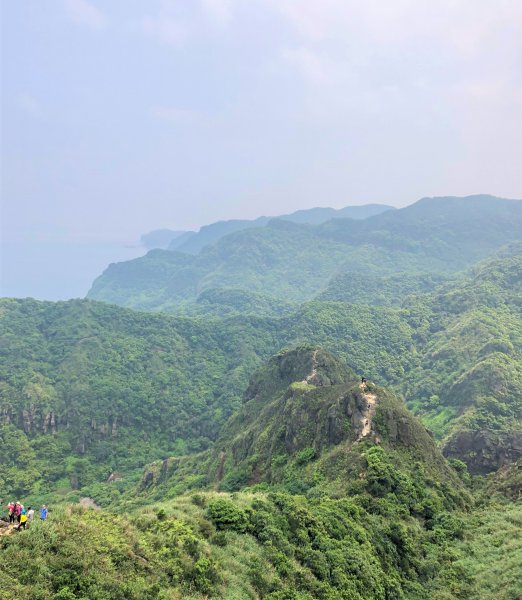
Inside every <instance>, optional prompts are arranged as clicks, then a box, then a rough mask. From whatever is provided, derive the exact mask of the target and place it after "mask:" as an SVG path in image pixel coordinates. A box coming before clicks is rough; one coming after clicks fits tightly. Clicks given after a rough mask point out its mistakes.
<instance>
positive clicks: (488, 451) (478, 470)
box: [443, 430, 522, 475]
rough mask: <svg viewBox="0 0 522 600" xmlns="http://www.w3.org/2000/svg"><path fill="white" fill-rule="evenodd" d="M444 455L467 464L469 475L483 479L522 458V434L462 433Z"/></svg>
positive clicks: (450, 441) (518, 432)
mask: <svg viewBox="0 0 522 600" xmlns="http://www.w3.org/2000/svg"><path fill="white" fill-rule="evenodd" d="M443 454H444V455H445V456H446V457H448V458H458V459H460V460H462V461H464V462H465V463H466V464H467V465H468V469H469V471H470V473H474V474H478V475H484V474H486V473H491V472H492V471H496V470H497V469H498V468H500V467H502V466H504V465H506V464H509V463H513V462H516V461H517V460H519V459H520V458H522V432H520V431H514V432H509V433H506V432H496V431H491V430H489V431H488V430H481V431H468V430H464V431H459V432H458V433H456V434H455V435H454V436H453V437H451V438H450V439H449V440H448V442H447V443H446V445H445V447H444V449H443Z"/></svg>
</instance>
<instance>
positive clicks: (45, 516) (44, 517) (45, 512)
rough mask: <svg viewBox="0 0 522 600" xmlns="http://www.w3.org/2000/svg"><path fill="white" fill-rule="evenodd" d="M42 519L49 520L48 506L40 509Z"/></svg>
mask: <svg viewBox="0 0 522 600" xmlns="http://www.w3.org/2000/svg"><path fill="white" fill-rule="evenodd" d="M40 519H41V520H42V521H45V519H47V506H45V504H44V505H43V506H42V508H41V509H40Z"/></svg>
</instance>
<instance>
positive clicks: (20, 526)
mask: <svg viewBox="0 0 522 600" xmlns="http://www.w3.org/2000/svg"><path fill="white" fill-rule="evenodd" d="M26 525H27V511H26V510H25V508H24V507H23V506H22V512H21V513H20V521H19V523H18V527H17V529H18V531H20V529H25V526H26Z"/></svg>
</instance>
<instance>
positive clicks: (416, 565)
mask: <svg viewBox="0 0 522 600" xmlns="http://www.w3.org/2000/svg"><path fill="white" fill-rule="evenodd" d="M303 377H305V378H306V377H308V378H309V381H308V382H306V383H303V381H302V378H303ZM343 382H344V383H343ZM296 384H298V385H296ZM285 388H286V391H285ZM365 393H372V394H375V395H376V396H377V398H378V409H377V412H376V414H375V417H374V426H373V427H372V434H371V435H370V436H369V437H368V438H367V439H366V438H365V439H364V440H360V441H357V442H356V441H355V440H354V434H355V433H356V429H357V422H358V419H359V417H360V412H359V413H357V414H356V412H357V410H356V409H357V406H358V410H359V411H360V410H364V405H361V400H362V399H363V398H362V397H361V394H363V391H361V390H359V386H358V384H357V383H354V381H353V373H351V372H350V371H349V370H348V369H346V367H344V366H343V365H342V363H339V362H338V361H336V360H335V359H334V358H333V357H332V356H330V355H329V354H328V353H326V352H324V351H322V350H320V349H313V348H305V347H304V348H298V349H296V350H294V351H290V352H285V353H280V354H279V355H277V356H275V357H274V358H273V359H271V361H269V363H268V364H267V365H266V367H264V368H263V369H261V370H259V371H258V372H257V373H256V374H255V376H254V377H253V378H252V380H251V382H250V385H249V387H248V390H247V392H246V394H245V404H244V407H243V409H242V412H243V418H235V419H233V420H232V421H231V422H230V425H229V426H228V428H227V429H226V430H225V431H224V433H223V436H222V438H221V439H220V442H219V445H218V446H216V448H220V449H221V452H225V453H228V452H230V453H231V454H232V455H233V456H234V459H235V460H236V463H237V464H236V465H235V467H236V468H237V466H238V465H239V467H240V468H244V466H245V464H248V465H249V467H250V468H251V472H252V470H256V466H259V458H260V456H261V455H262V454H263V452H265V453H266V456H265V457H264V458H266V459H268V460H269V462H270V464H271V466H272V471H273V472H272V474H270V475H269V476H268V473H267V472H265V474H264V476H263V475H262V473H261V471H258V478H257V479H258V481H257V483H255V485H254V486H253V487H250V488H245V484H246V483H247V482H243V483H239V482H237V481H236V484H235V485H236V489H238V490H240V491H236V492H234V493H232V494H230V493H223V492H219V493H216V492H215V491H208V490H206V489H205V488H206V487H208V484H209V483H212V482H209V481H207V482H206V483H205V482H203V481H200V482H199V485H198V486H197V487H199V488H203V489H198V490H196V491H193V492H192V493H189V494H185V495H181V496H180V495H179V494H178V493H176V492H175V486H174V488H171V486H172V484H173V482H174V481H175V480H176V473H175V472H174V473H173V474H170V475H169V474H168V473H167V474H164V475H163V481H159V482H157V483H155V484H154V485H155V490H154V491H155V495H156V496H158V497H159V498H160V499H162V501H161V502H159V503H158V502H155V503H153V502H151V496H150V490H148V494H149V496H148V497H147V496H143V495H142V496H141V497H140V496H136V494H135V493H132V494H130V495H129V496H126V497H125V498H122V499H121V500H120V502H119V503H115V507H116V508H117V513H116V514H114V513H106V512H105V511H93V510H85V509H81V508H78V507H71V506H67V507H63V508H58V509H57V510H55V511H52V512H51V517H50V519H49V521H48V522H46V523H35V524H34V525H33V526H32V527H31V528H30V529H29V530H28V531H26V532H21V533H12V534H11V535H8V536H5V535H4V536H2V537H0V547H1V548H2V556H3V558H4V560H3V561H2V563H1V566H0V571H1V577H0V592H1V594H2V597H3V598H6V600H9V599H12V600H14V599H15V598H16V599H17V600H18V599H22V600H23V599H24V598H27V599H31V600H32V599H33V598H41V599H42V600H45V599H51V598H52V599H55V598H62V599H64V598H65V599H71V600H72V599H75V598H89V599H94V600H102V599H103V600H105V599H107V600H109V599H110V600H112V599H113V598H122V599H124V598H125V599H146V598H151V599H152V598H165V599H167V598H171V599H172V598H187V599H189V598H194V599H196V598H203V597H217V598H231V599H234V598H237V599H241V598H268V599H272V600H275V599H287V598H291V599H301V600H304V599H306V600H312V599H316V598H317V599H323V598H324V599H333V598H346V599H359V598H360V599H363V598H367V599H370V598H372V599H374V598H377V599H378V598H381V599H383V600H384V599H388V598H395V599H401V598H412V599H422V598H445V599H447V600H451V599H457V598H469V597H479V598H482V597H483V598H487V597H488V593H491V594H494V597H498V598H505V599H506V600H507V599H508V598H516V596H515V595H513V594H516V591H517V589H518V585H519V583H520V571H519V570H518V567H519V566H520V560H521V557H522V548H521V547H520V544H519V542H518V541H517V540H516V538H515V537H514V533H515V531H516V528H517V527H518V526H519V525H520V510H519V508H517V507H516V506H513V507H509V506H506V505H505V504H499V505H498V506H497V509H496V512H495V513H494V514H492V513H491V511H487V510H482V509H481V510H479V511H477V512H473V513H470V512H469V510H470V508H471V497H470V494H469V492H468V491H466V489H465V485H464V483H462V481H460V479H459V477H458V473H460V474H461V476H462V477H463V479H464V480H466V478H467V476H466V473H465V470H464V471H463V470H462V469H461V467H460V466H459V465H456V467H458V470H453V469H451V468H450V467H449V466H448V464H447V463H446V462H445V461H444V459H443V457H442V456H441V455H440V453H439V452H438V450H437V449H436V447H435V444H434V442H433V440H432V439H431V437H430V436H429V435H428V434H427V433H426V432H425V430H424V428H423V427H422V425H421V424H420V423H418V422H417V421H416V420H415V419H414V418H413V417H412V416H411V415H408V413H407V412H406V411H405V409H404V407H402V406H401V404H400V402H398V401H397V400H396V399H394V398H393V396H392V395H390V394H389V393H388V392H386V391H385V390H382V389H379V388H376V387H375V386H373V385H371V384H370V385H369V386H367V388H366V392H365ZM340 395H341V396H343V395H344V397H346V399H347V402H344V400H339V396H340ZM336 398H337V400H336ZM332 402H333V403H334V404H335V403H336V402H337V404H338V406H344V411H345V414H349V413H350V411H351V414H352V416H354V417H355V421H353V420H351V421H350V423H351V424H349V425H348V427H340V428H338V429H337V430H338V434H335V433H334V435H333V436H332V435H329V434H328V433H327V431H326V430H325V431H319V432H317V431H315V437H313V436H312V438H310V437H309V436H310V434H312V433H313V432H314V428H313V427H312V428H311V429H310V428H309V427H307V426H306V425H305V426H303V424H305V422H307V423H308V425H313V423H321V422H324V416H323V417H321V416H318V414H319V413H321V411H322V410H326V413H327V414H328V415H329V418H328V419H326V421H327V422H328V423H330V424H331V416H332V410H331V408H332ZM282 405H284V406H283V410H282V411H281V407H282ZM261 406H263V409H262V410H261V412H260V413H259V410H258V409H259V408H260V407H261ZM350 406H351V408H350ZM317 411H319V413H318V412H317ZM274 413H277V414H274ZM257 414H259V416H256V415H257ZM306 416H307V417H309V418H308V420H306V419H304V417H306ZM337 418H338V419H339V422H341V421H342V419H343V418H344V417H343V415H342V414H338V415H337ZM241 423H245V424H246V431H243V430H242V428H241ZM278 426H279V427H283V428H284V430H285V431H287V432H288V431H290V432H291V427H292V426H294V427H295V429H294V432H295V435H297V438H296V437H295V436H294V435H293V434H290V436H289V437H288V436H287V437H288V439H286V440H285V441H284V442H283V443H282V444H281V445H278V443H279V442H278V436H277V435H274V432H270V431H269V429H270V428H271V427H278ZM335 429H336V428H335V427H333V430H335ZM329 431H330V432H332V428H331V427H329ZM250 434H251V436H250V437H251V438H252V444H251V445H250V446H249V448H248V450H247V452H246V454H245V453H243V455H241V453H240V452H238V444H237V442H238V438H244V437H245V436H246V437H248V436H249V435H250ZM270 439H273V440H274V442H275V446H274V445H270V443H269V442H270ZM267 443H268V445H267ZM304 444H312V445H311V446H305V447H303V445H304ZM227 445H228V446H227ZM207 455H209V456H210V461H211V462H212V456H211V455H212V453H211V452H210V453H207ZM261 458H263V457H262V456H261ZM252 459H254V461H252ZM232 466H233V465H232ZM233 467H234V466H233ZM192 469H193V470H192V472H195V470H196V469H195V468H194V464H193V465H192ZM223 475H224V477H223V478H222V479H219V478H218V480H215V481H214V484H216V483H217V484H218V485H222V484H223V483H225V482H227V473H226V470H225V472H224V473H223ZM228 483H230V480H229V481H228ZM250 483H251V484H252V483H253V482H250ZM170 491H173V492H174V497H173V498H172V499H165V498H168V497H169V496H171V495H172V494H171V493H170ZM506 534H507V536H508V537H506ZM506 551H508V552H509V564H508V565H506V564H505V563H504V562H502V563H501V561H503V560H505V559H504V557H505V555H506V554H505V553H506ZM13 564H22V565H24V569H20V570H17V569H12V568H11V566H10V565H13ZM501 567H502V569H503V570H502V577H501V578H500V579H499V578H496V577H495V576H493V575H494V574H495V573H496V572H497V570H498V569H499V568H501ZM474 594H475V596H474ZM490 597H491V596H490Z"/></svg>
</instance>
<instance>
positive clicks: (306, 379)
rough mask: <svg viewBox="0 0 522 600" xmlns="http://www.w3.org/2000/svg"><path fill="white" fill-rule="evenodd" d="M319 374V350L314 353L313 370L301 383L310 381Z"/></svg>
mask: <svg viewBox="0 0 522 600" xmlns="http://www.w3.org/2000/svg"><path fill="white" fill-rule="evenodd" d="M316 376H317V350H314V353H313V354H312V370H311V371H310V374H309V375H307V376H306V377H305V379H303V381H302V382H301V383H310V382H311V381H312V380H313V379H315V377H316Z"/></svg>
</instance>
